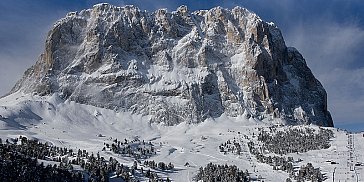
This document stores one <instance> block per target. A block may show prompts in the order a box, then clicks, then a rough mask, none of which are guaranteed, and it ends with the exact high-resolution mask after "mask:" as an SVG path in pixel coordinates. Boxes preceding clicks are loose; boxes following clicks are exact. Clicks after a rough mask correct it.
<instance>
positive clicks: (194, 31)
mask: <svg viewBox="0 0 364 182" xmlns="http://www.w3.org/2000/svg"><path fill="white" fill-rule="evenodd" d="M16 91H22V92H25V93H33V94H39V95H49V94H53V93H57V94H59V95H60V96H61V97H63V98H65V99H70V100H74V101H76V102H79V103H83V104H91V105H94V106H98V107H106V108H110V109H115V110H121V111H132V112H134V113H139V114H145V115H150V116H151V120H152V122H162V123H165V124H167V125H174V124H178V123H181V122H193V123H194V122H201V121H203V120H204V119H206V118H207V117H219V116H221V115H222V114H223V113H225V114H226V115H228V116H232V117H236V116H239V115H244V116H246V117H248V118H249V117H254V118H256V119H258V120H267V121H272V122H273V121H274V120H275V119H277V120H280V121H283V122H286V123H288V124H301V123H313V124H317V125H323V126H333V122H332V119H331V116H330V113H329V112H328V111H327V100H326V98H327V97H326V92H325V90H324V88H323V87H322V85H321V84H320V82H319V81H318V80H317V79H316V78H315V77H314V76H313V74H312V72H311V71H310V69H309V68H308V67H307V65H306V62H305V60H304V58H303V57H302V55H301V54H300V53H299V52H298V51H297V50H296V49H294V48H287V47H286V45H285V42H284V40H283V37H282V35H281V32H280V30H279V29H278V28H277V27H276V26H275V25H274V24H272V23H266V22H264V21H262V20H261V19H260V18H259V17H258V16H257V15H256V14H254V13H252V12H249V11H248V10H246V9H244V8H240V7H236V8H234V9H232V10H228V9H223V8H221V7H216V8H213V9H210V10H201V11H195V12H190V11H189V10H188V9H187V7H186V6H181V7H179V8H178V9H177V10H176V11H173V12H167V11H166V10H165V9H159V10H157V11H155V12H153V13H148V12H145V11H141V10H139V9H138V8H137V7H134V6H125V7H115V6H112V5H109V4H98V5H95V6H94V7H93V8H92V9H87V10H83V11H81V12H74V13H69V14H68V15H67V16H66V17H65V18H63V19H61V20H59V21H58V22H56V23H55V25H54V26H53V28H52V30H51V31H50V32H49V34H48V38H47V41H46V44H45V51H44V53H43V54H42V55H41V56H40V57H39V59H38V61H37V62H36V64H35V65H34V66H32V67H31V68H30V69H28V70H27V71H26V72H25V74H24V77H23V78H22V79H21V80H20V81H19V82H18V83H17V84H16V85H15V87H14V88H13V90H12V92H16Z"/></svg>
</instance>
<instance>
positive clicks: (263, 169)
mask: <svg viewBox="0 0 364 182" xmlns="http://www.w3.org/2000/svg"><path fill="white" fill-rule="evenodd" d="M0 115H1V116H0V137H1V138H2V139H3V141H4V140H6V139H11V138H16V137H19V136H20V135H22V136H26V137H28V138H30V139H38V140H40V141H42V142H49V143H52V144H53V145H55V146H59V147H67V148H71V149H74V150H75V151H77V150H78V149H81V150H83V149H86V150H88V151H89V152H93V153H97V152H99V153H100V155H101V156H104V157H105V159H107V158H109V157H110V156H112V157H115V158H116V159H117V160H118V161H119V162H121V163H123V164H127V165H129V166H132V165H133V162H134V159H133V158H130V157H125V156H121V155H118V154H115V153H113V152H111V151H108V150H106V151H102V149H103V146H104V143H111V142H112V140H114V139H119V140H124V138H127V139H130V140H132V139H135V138H139V139H140V140H145V141H147V142H149V141H150V142H152V143H153V145H154V146H155V148H156V150H157V153H156V155H153V156H152V157H151V158H149V159H147V160H154V161H156V162H160V161H162V162H165V163H169V162H171V163H173V164H174V168H175V170H173V171H172V172H171V171H169V172H166V171H158V170H156V172H157V173H158V175H159V176H162V177H164V178H166V177H169V178H170V179H172V180H173V181H181V182H183V181H193V178H194V176H195V175H196V174H197V172H198V170H199V168H200V167H204V166H206V164H208V163H210V162H212V163H215V164H228V165H236V166H238V167H239V168H240V169H241V170H244V171H245V170H248V171H249V173H250V176H251V178H253V179H255V180H258V181H285V180H286V179H287V178H288V177H289V174H288V173H287V172H284V171H280V170H273V168H272V166H270V165H268V164H265V163H259V162H258V161H257V159H256V158H255V156H254V155H252V154H251V153H250V152H249V149H248V146H247V145H242V153H241V155H236V154H233V153H227V154H224V153H222V152H220V150H219V146H220V145H221V144H222V143H224V142H226V141H227V140H233V139H234V138H235V139H237V140H241V141H242V143H247V139H246V138H244V137H243V136H244V135H245V136H248V137H249V138H252V139H253V140H254V136H255V135H256V134H257V133H258V128H267V127H269V126H272V125H268V124H266V123H268V122H264V121H263V122H260V121H255V120H254V119H252V118H251V119H249V120H247V119H245V118H243V117H238V118H231V117H227V116H224V115H222V116H221V117H219V118H214V119H212V118H210V119H207V120H206V121H205V122H203V123H200V124H186V123H181V124H179V125H177V126H164V125H163V124H155V123H150V122H149V120H150V118H149V117H148V116H141V115H132V114H130V113H127V112H116V111H114V110H109V109H103V108H98V107H94V106H89V105H82V104H78V103H75V102H73V101H68V100H66V101H64V100H62V99H60V98H58V97H57V96H56V95H53V96H50V97H39V96H32V95H24V94H22V93H19V92H18V93H15V94H12V95H8V96H6V97H3V98H1V99H0ZM277 123H279V121H277ZM290 127H296V128H305V127H309V128H313V129H318V128H319V127H318V126H279V127H278V129H280V130H285V129H287V128H290ZM326 129H329V130H332V131H333V132H334V138H332V139H331V142H330V144H331V146H330V147H329V148H328V149H322V150H312V151H308V152H305V153H293V154H287V155H283V156H285V157H288V156H291V157H293V158H294V159H295V160H297V159H301V160H299V161H298V160H297V161H295V162H294V167H297V168H299V167H300V166H302V165H305V164H307V163H312V164H313V166H314V167H315V168H317V167H319V168H320V170H321V172H322V173H323V174H324V177H325V178H326V180H325V181H364V171H363V167H364V166H363V163H364V156H363V155H364V152H363V151H364V135H363V132H362V133H348V132H346V131H343V130H340V129H336V128H326ZM186 163H188V164H189V165H185V164H186ZM333 177H334V180H333ZM113 180H114V181H115V180H116V178H115V179H113ZM144 180H147V179H144Z"/></svg>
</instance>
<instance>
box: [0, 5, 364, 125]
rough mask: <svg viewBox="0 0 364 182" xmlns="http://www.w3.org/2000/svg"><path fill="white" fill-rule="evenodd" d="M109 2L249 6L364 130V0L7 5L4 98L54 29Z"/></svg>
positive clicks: (3, 8)
mask: <svg viewBox="0 0 364 182" xmlns="http://www.w3.org/2000/svg"><path fill="white" fill-rule="evenodd" d="M100 2H109V3H111V4H114V5H117V6H123V5H127V4H133V5H136V6H138V7H139V8H140V9H142V10H147V11H154V10H156V9H158V8H167V9H168V10H169V11H173V10H175V9H176V8H177V7H178V6H180V5H182V4H184V5H187V6H188V8H189V9H190V10H197V9H210V8H212V7H215V6H222V7H224V8H232V7H235V6H242V7H246V8H247V9H249V10H251V11H253V12H255V13H257V14H258V15H259V16H260V17H261V18H262V19H263V20H265V21H268V22H274V23H275V24H276V25H278V27H279V28H280V29H281V31H282V33H283V36H284V38H285V41H286V44H287V46H293V47H296V48H297V49H298V50H299V51H300V52H301V53H302V54H303V56H304V57H305V58H306V61H307V64H308V65H309V67H310V68H311V70H312V71H313V73H314V75H315V76H316V77H317V78H318V79H319V80H320V81H321V83H322V84H323V85H324V87H325V89H326V91H327V92H328V105H329V110H330V112H331V114H332V116H333V119H334V124H335V125H336V126H337V127H340V128H345V129H349V130H352V131H360V130H363V131H364V50H363V48H364V1H362V0H331V1H328V0H301V1H292V0H239V1H224V0H201V1H197V0H191V1H177V0H169V1H165V0H164V1H158V0H153V1H152V0H145V1H141V0H139V1H138V0H125V1H121V0H109V1H107V0H105V1H97V0H69V1H67V0H32V1H28V0H1V1H0V64H1V68H2V69H1V71H0V84H1V86H0V95H4V94H6V93H7V92H8V91H9V90H10V89H11V87H12V86H13V85H14V84H15V82H16V81H17V80H18V79H20V77H21V76H22V74H23V72H24V71H25V70H26V68H28V67H30V66H31V65H32V64H34V63H35V61H36V60H37V57H38V56H39V54H40V53H41V52H42V51H43V49H44V41H45V37H46V35H47V32H48V31H49V29H50V27H51V26H52V24H53V23H54V22H55V21H56V20H57V19H59V18H62V17H64V16H65V15H66V14H67V12H69V11H80V10H82V9H86V8H90V7H92V5H93V4H96V3H100Z"/></svg>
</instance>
